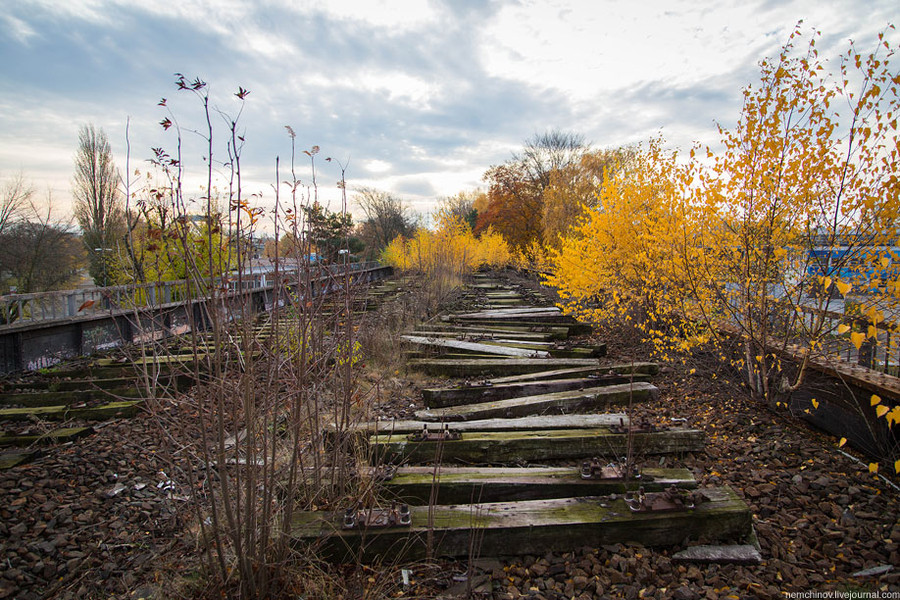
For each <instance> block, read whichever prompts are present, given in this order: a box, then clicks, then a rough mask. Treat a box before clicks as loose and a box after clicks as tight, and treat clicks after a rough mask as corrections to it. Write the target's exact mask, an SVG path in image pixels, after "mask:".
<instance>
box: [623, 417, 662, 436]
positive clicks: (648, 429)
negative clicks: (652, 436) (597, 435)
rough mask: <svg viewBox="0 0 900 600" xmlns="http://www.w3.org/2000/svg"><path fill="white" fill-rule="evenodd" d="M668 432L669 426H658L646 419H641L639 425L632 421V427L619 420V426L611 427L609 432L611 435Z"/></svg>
mask: <svg viewBox="0 0 900 600" xmlns="http://www.w3.org/2000/svg"><path fill="white" fill-rule="evenodd" d="M668 430H669V427H668V426H666V425H656V424H655V423H652V422H650V419H646V418H644V419H641V420H640V421H638V422H637V423H635V422H634V421H632V422H631V424H630V425H626V424H625V421H624V420H623V419H619V424H618V425H610V426H609V431H610V432H611V433H658V432H660V431H668Z"/></svg>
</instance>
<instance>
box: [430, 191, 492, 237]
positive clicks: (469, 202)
mask: <svg viewBox="0 0 900 600" xmlns="http://www.w3.org/2000/svg"><path fill="white" fill-rule="evenodd" d="M481 198H484V201H483V202H484V203H487V194H485V193H484V192H483V191H481V190H472V191H468V192H459V193H458V194H456V195H454V196H446V197H444V198H440V199H439V200H438V208H439V209H440V210H442V211H444V212H446V213H447V214H449V215H452V216H454V217H457V218H459V219H460V220H461V221H463V222H464V223H468V224H469V227H471V228H472V229H473V230H474V229H475V225H476V223H477V219H478V209H477V208H475V205H476V203H477V202H478V200H479V199H481Z"/></svg>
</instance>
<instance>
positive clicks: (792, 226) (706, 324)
mask: <svg viewBox="0 0 900 600" xmlns="http://www.w3.org/2000/svg"><path fill="white" fill-rule="evenodd" d="M888 32H893V28H890V29H889V30H888ZM817 37H818V34H815V35H813V36H812V37H811V39H810V40H809V41H808V42H806V44H802V49H800V50H798V48H797V46H798V45H801V44H800V43H801V42H802V40H803V35H802V34H801V32H800V29H799V27H798V29H796V30H795V31H794V33H793V34H792V35H791V38H790V40H789V41H788V43H787V44H786V45H785V46H784V48H783V49H782V51H781V52H780V54H779V55H778V56H777V57H775V58H773V59H767V60H764V61H763V62H762V63H761V78H760V82H759V84H758V85H756V86H751V87H748V88H747V89H746V90H745V92H744V104H743V108H742V111H741V115H740V117H739V119H738V121H737V124H736V125H735V126H734V127H733V128H732V129H726V128H724V127H722V128H720V134H721V141H722V147H723V150H722V151H721V152H720V153H714V152H713V151H711V150H709V149H706V150H705V152H704V151H702V150H700V149H697V148H695V149H694V150H693V151H692V152H691V154H690V159H689V160H687V159H686V160H685V161H684V162H683V163H680V162H679V160H678V158H677V156H675V155H674V154H668V155H667V154H665V153H662V152H661V150H660V144H659V142H658V141H654V142H652V143H651V144H650V145H649V146H648V147H647V148H646V149H643V148H642V149H640V150H639V152H638V155H637V157H636V158H635V159H634V162H633V168H630V169H628V170H626V171H624V172H622V173H618V174H616V176H614V177H610V178H608V179H607V181H606V182H605V183H604V185H603V186H602V187H600V188H598V191H597V194H598V195H597V198H598V202H597V204H596V206H594V207H589V210H588V211H587V215H588V217H587V219H586V221H585V222H584V224H583V225H582V226H581V227H579V228H576V229H575V230H574V231H573V232H572V233H571V234H570V235H569V236H568V237H566V238H564V239H563V241H562V244H561V246H560V248H559V250H557V251H556V252H555V253H554V256H553V262H554V268H555V273H554V274H553V275H552V276H551V277H550V279H549V281H550V283H552V284H554V285H556V286H557V287H558V288H559V289H560V292H561V295H562V297H563V298H564V299H566V300H567V301H568V302H569V308H570V310H573V311H575V312H578V313H580V314H582V315H585V316H588V317H594V318H602V317H608V316H611V315H618V316H624V317H625V318H627V319H633V320H636V321H637V325H638V326H639V327H641V328H642V330H643V331H644V333H645V334H646V337H647V338H648V339H649V340H652V341H653V342H654V343H655V344H656V345H657V348H659V349H660V350H661V351H662V353H663V355H665V353H668V352H669V351H671V350H674V349H685V350H687V349H690V348H692V347H693V346H695V345H696V344H698V343H705V342H707V341H716V340H720V339H722V337H723V334H727V337H729V339H732V340H737V341H738V342H739V343H740V345H741V353H740V354H741V358H740V359H739V360H738V362H739V364H740V367H741V369H742V372H743V374H744V376H745V380H746V383H747V384H748V385H749V387H750V389H751V390H752V392H753V393H754V394H756V395H758V396H759V397H761V398H764V399H766V400H767V401H769V402H776V401H777V399H778V398H782V397H783V395H784V394H788V393H791V392H793V391H796V390H797V389H799V387H800V386H801V385H802V383H803V381H804V379H805V376H806V374H807V372H808V370H809V368H810V366H811V365H817V366H823V365H824V366H826V367H827V365H828V363H829V361H833V360H835V353H834V346H835V344H840V343H841V340H842V339H843V340H846V341H844V342H843V344H844V347H851V348H854V347H855V349H857V350H866V349H867V348H868V349H867V352H862V353H861V354H860V355H859V357H858V358H859V361H860V362H863V361H864V359H865V362H866V363H867V364H868V365H870V366H871V365H872V364H874V363H875V362H876V360H877V359H878V357H879V356H881V357H884V356H886V354H885V352H886V351H887V352H889V351H890V349H891V348H890V347H887V348H884V347H882V348H881V350H880V351H879V349H878V345H879V344H881V345H882V346H889V343H888V339H889V338H888V334H889V333H893V332H896V330H897V326H896V325H895V324H893V323H890V321H891V318H890V315H892V314H893V315H896V314H898V313H900V311H898V302H900V277H898V269H897V268H896V265H897V263H898V255H897V253H896V251H895V249H896V248H897V246H898V244H897V234H898V229H897V221H898V217H900V178H898V177H900V175H898V173H900V149H898V137H897V120H898V117H900V94H898V92H900V73H898V70H897V68H896V67H895V66H893V65H892V60H893V59H894V51H895V50H894V48H895V46H894V45H892V44H891V43H890V42H889V40H888V39H887V37H886V35H885V34H882V35H880V36H879V40H878V46H877V48H875V49H874V50H873V51H871V52H869V53H861V52H859V51H858V50H857V49H856V48H855V47H854V46H853V45H852V44H851V45H850V48H849V49H848V50H847V52H846V54H845V55H844V56H843V59H842V61H841V63H840V69H839V70H838V71H836V72H830V71H829V70H828V68H827V67H828V64H827V63H826V61H824V60H822V59H821V58H820V57H819V56H818V52H817V49H816V39H817ZM841 302H843V303H844V306H843V307H840V303H841ZM841 308H842V309H841ZM842 336H843V337H842ZM896 337H897V336H896V335H895V336H894V339H896ZM866 347H867V348H866ZM873 348H874V349H873ZM784 357H792V359H793V360H791V361H785V360H784ZM858 404H859V406H860V407H861V412H863V413H864V414H865V415H866V416H867V417H869V418H868V419H867V422H868V423H869V424H870V425H871V424H872V418H871V416H872V415H869V414H868V412H866V411H867V410H868V403H866V402H858ZM873 406H876V409H875V412H874V413H873V414H874V415H875V416H876V417H877V418H878V419H888V424H889V425H890V426H893V424H894V423H895V422H896V421H897V418H896V417H897V416H898V411H895V410H894V409H893V408H891V407H889V406H885V405H882V404H877V405H875V404H873ZM879 407H880V408H879ZM889 415H892V416H891V417H890V418H889ZM873 433H875V435H876V436H877V433H876V432H873Z"/></svg>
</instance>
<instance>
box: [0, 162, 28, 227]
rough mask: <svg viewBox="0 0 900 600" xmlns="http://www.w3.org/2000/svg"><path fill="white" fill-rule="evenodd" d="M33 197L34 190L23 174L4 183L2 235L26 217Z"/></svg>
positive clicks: (0, 198)
mask: <svg viewBox="0 0 900 600" xmlns="http://www.w3.org/2000/svg"><path fill="white" fill-rule="evenodd" d="M32 196H34V188H32V187H31V185H30V184H29V183H28V182H27V181H25V177H24V176H23V175H22V174H21V173H17V174H15V175H13V176H12V177H10V178H9V179H7V180H6V181H4V182H3V184H2V187H0V235H2V234H3V232H4V231H5V230H6V228H7V227H9V226H11V225H12V224H13V223H15V222H16V221H17V220H18V219H20V218H22V217H23V216H24V215H25V213H26V211H27V210H28V208H29V207H30V206H31V198H32Z"/></svg>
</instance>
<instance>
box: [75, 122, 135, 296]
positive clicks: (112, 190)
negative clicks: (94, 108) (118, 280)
mask: <svg viewBox="0 0 900 600" xmlns="http://www.w3.org/2000/svg"><path fill="white" fill-rule="evenodd" d="M118 186H119V176H118V173H117V172H116V165H115V163H114V162H113V155H112V148H111V147H110V145H109V139H107V137H106V133H104V131H103V129H95V128H94V126H93V124H88V125H83V126H82V127H81V128H80V129H79V131H78V150H77V151H76V153H75V179H74V182H73V187H72V195H73V197H74V198H75V205H74V212H75V218H76V219H78V224H79V225H80V226H81V230H82V232H83V240H84V245H85V248H86V249H87V252H88V259H89V261H90V274H91V276H92V277H93V278H94V282H95V283H97V284H98V285H103V286H105V285H110V283H112V280H113V270H114V263H115V260H116V252H115V246H116V245H117V243H118V241H119V239H120V238H121V237H122V235H123V234H124V233H125V216H124V211H123V208H122V200H121V198H120V195H119V188H118Z"/></svg>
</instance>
